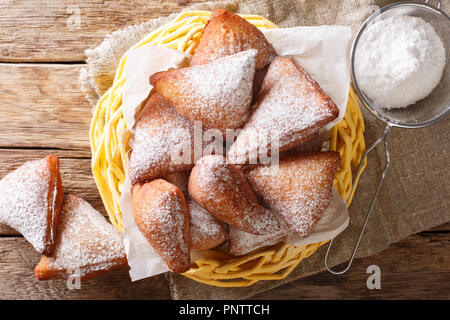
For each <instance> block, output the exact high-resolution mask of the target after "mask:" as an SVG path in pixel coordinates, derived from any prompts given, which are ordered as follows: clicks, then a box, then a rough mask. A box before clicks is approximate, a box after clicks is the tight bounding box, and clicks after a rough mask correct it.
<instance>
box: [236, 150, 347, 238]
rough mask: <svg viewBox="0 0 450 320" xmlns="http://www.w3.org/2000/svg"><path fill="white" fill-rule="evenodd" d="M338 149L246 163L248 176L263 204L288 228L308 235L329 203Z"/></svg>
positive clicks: (337, 165)
mask: <svg viewBox="0 0 450 320" xmlns="http://www.w3.org/2000/svg"><path fill="white" fill-rule="evenodd" d="M339 163H340V157H339V153H337V152H332V151H328V152H315V153H307V154H297V155H289V156H286V157H285V158H282V159H281V160H280V162H279V165H271V166H263V165H258V166H253V167H247V168H246V169H245V171H244V174H245V177H246V178H247V180H248V182H249V184H250V185H251V187H252V188H253V190H254V191H255V193H256V195H257V196H259V197H260V199H261V201H262V202H263V204H264V205H265V206H266V207H268V208H269V209H270V210H273V211H274V212H276V213H277V214H278V216H280V217H281V218H282V219H283V222H284V224H285V225H286V226H287V229H288V230H290V231H293V232H295V233H297V234H299V235H300V236H303V237H307V236H308V235H309V234H310V232H311V229H312V227H313V226H314V225H315V224H316V223H317V222H318V221H319V220H320V218H321V216H322V214H323V212H324V211H325V210H326V208H327V207H328V205H329V204H330V199H331V187H332V186H333V179H334V175H335V173H336V171H337V169H338V168H339Z"/></svg>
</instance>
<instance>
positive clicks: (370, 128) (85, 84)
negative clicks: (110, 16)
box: [80, 0, 450, 299]
mask: <svg viewBox="0 0 450 320" xmlns="http://www.w3.org/2000/svg"><path fill="white" fill-rule="evenodd" d="M392 2H395V1H390V0H341V1H336V0H321V1H317V0H246V1H216V2H207V3H200V4H195V5H194V6H191V7H189V8H186V9H185V10H192V9H203V10H213V9H217V8H225V9H229V10H233V11H236V12H239V13H254V14H260V15H263V16H265V17H267V18H268V19H270V20H271V21H273V22H274V23H276V24H278V25H279V26H282V27H290V26H298V25H322V24H335V25H349V26H351V27H352V29H353V32H356V30H357V28H358V27H359V25H360V24H361V23H362V22H363V21H364V19H365V18H366V17H367V16H369V15H370V14H371V13H372V12H374V11H375V10H377V9H378V8H379V7H382V6H384V5H386V4H389V3H392ZM442 4H443V6H442V8H443V10H444V11H445V12H446V13H449V11H448V9H449V8H448V1H447V0H444V1H442ZM176 15H177V14H174V15H171V16H168V17H161V18H159V19H153V20H150V21H148V22H145V23H142V24H140V25H135V26H130V27H128V28H126V29H123V30H119V31H117V32H115V33H113V34H112V35H109V36H108V37H107V38H106V39H105V41H104V42H103V43H102V44H100V45H99V46H98V47H97V48H95V49H93V50H87V51H86V55H87V63H88V68H86V69H83V70H82V72H81V74H80V83H81V87H82V90H83V91H84V92H85V93H86V97H87V98H88V100H89V101H90V102H91V104H92V105H93V106H95V104H96V102H97V100H98V99H99V97H100V95H101V94H103V93H104V92H105V91H106V90H107V89H108V88H109V87H110V86H111V84H112V81H113V77H114V73H115V70H116V66H117V63H118V61H119V59H120V57H121V56H122V55H123V54H124V53H125V51H126V50H127V49H128V48H129V47H130V46H132V45H133V44H134V43H136V42H138V41H139V40H140V39H141V38H142V37H143V36H144V35H145V34H147V33H148V32H150V31H151V30H153V29H154V28H156V27H159V26H160V25H162V24H164V23H167V22H168V21H170V20H171V19H173V18H174V17H175V16H176ZM362 108H363V107H362ZM362 111H363V115H364V119H365V123H366V132H365V137H366V143H367V145H370V144H371V143H373V142H374V141H375V140H376V139H377V138H378V137H379V136H380V135H381V133H382V131H383V128H384V124H383V123H382V122H381V121H379V120H377V119H375V118H374V117H373V116H372V115H371V114H369V113H368V112H367V111H366V110H365V109H364V108H363V110H362ZM448 132H450V119H449V118H447V119H445V120H443V121H441V122H440V123H438V124H436V125H434V126H431V127H428V128H423V129H409V130H407V129H397V128H395V129H394V130H392V133H391V137H390V142H389V148H390V151H391V168H390V169H389V172H388V176H387V178H386V180H385V183H384V185H383V188H382V190H381V192H380V195H379V198H378V202H377V204H376V207H375V211H374V213H373V216H372V217H371V219H370V222H369V226H368V228H367V231H366V233H365V235H364V238H363V240H362V242H361V245H360V248H359V251H358V254H357V257H364V256H368V255H372V254H374V253H376V252H379V251H381V250H383V249H385V248H387V247H388V246H389V244H390V243H393V242H396V241H399V240H401V239H404V238H405V237H407V236H408V235H411V234H414V233H417V232H420V231H422V230H426V229H430V228H432V227H434V226H437V225H440V224H443V223H445V222H447V221H450V210H448V207H449V204H450V203H449V198H450V184H449V183H448V181H449V180H450V170H449V150H450V142H449V139H448ZM384 161H385V160H384V150H383V147H382V146H379V147H377V149H376V150H375V151H373V152H372V153H371V154H370V156H369V159H368V165H367V168H366V170H365V172H364V173H363V176H362V178H361V181H360V183H359V186H358V189H357V192H356V196H355V198H354V200H353V203H352V205H351V206H350V225H349V227H348V228H347V230H345V231H344V232H343V233H342V234H341V235H339V236H338V238H337V240H336V241H335V244H334V248H333V252H332V254H331V257H330V264H331V265H337V264H339V263H342V262H344V261H347V260H348V259H349V258H350V256H351V251H352V249H353V246H354V243H355V241H356V239H357V237H358V234H359V230H360V228H361V225H362V223H363V221H364V218H365V214H366V212H367V210H368V208H369V205H370V201H371V199H372V196H373V193H374V192H375V188H376V186H377V184H378V180H379V177H380V174H381V171H382V169H383V166H384ZM325 250H326V246H323V247H322V248H320V249H319V250H318V251H317V252H316V253H315V254H313V255H312V256H311V257H309V258H308V259H305V260H304V261H302V262H301V263H300V265H299V266H298V267H297V268H296V269H295V270H294V271H293V272H292V273H291V274H290V275H289V276H288V277H287V278H285V279H283V280H279V281H260V282H258V283H256V284H254V285H253V286H251V287H247V288H217V287H210V286H207V285H203V284H200V283H197V282H195V281H193V280H190V279H188V278H185V277H183V276H180V275H178V274H174V273H169V274H168V279H169V283H170V288H171V293H172V297H173V298H174V299H245V298H248V297H251V296H253V295H256V294H258V293H260V292H263V291H265V290H269V289H272V288H275V287H277V286H280V285H282V284H284V283H287V282H290V281H293V280H295V279H298V278H301V277H306V276H308V275H312V274H315V273H318V272H320V271H323V270H324V266H323V259H324V254H325ZM292 298H295V297H292Z"/></svg>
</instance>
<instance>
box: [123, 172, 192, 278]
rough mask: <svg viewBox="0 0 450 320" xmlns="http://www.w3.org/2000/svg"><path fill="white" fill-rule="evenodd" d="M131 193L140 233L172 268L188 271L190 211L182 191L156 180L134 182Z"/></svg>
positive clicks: (178, 270)
mask: <svg viewBox="0 0 450 320" xmlns="http://www.w3.org/2000/svg"><path fill="white" fill-rule="evenodd" d="M132 193H133V213H134V220H135V221H136V225H137V226H138V228H139V230H140V231H141V233H142V234H143V235H144V236H145V238H146V239H147V240H148V241H149V243H150V244H151V246H152V247H153V248H154V249H155V251H156V252H157V253H158V255H159V256H160V257H161V259H162V260H163V261H164V262H165V263H166V264H167V266H168V267H169V268H170V269H171V270H172V271H175V272H179V273H182V272H185V271H187V270H189V268H190V255H189V243H190V236H189V234H190V231H189V230H190V229H189V213H188V209H187V204H186V201H185V199H184V196H183V193H182V192H181V190H179V189H178V188H177V187H176V186H174V185H172V184H171V183H169V182H167V181H165V180H162V179H157V180H153V181H152V182H149V183H146V184H144V185H135V186H134V187H133V190H132Z"/></svg>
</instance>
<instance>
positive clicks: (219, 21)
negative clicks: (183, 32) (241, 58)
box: [190, 9, 276, 70]
mask: <svg viewBox="0 0 450 320" xmlns="http://www.w3.org/2000/svg"><path fill="white" fill-rule="evenodd" d="M249 49H256V50H257V51H258V55H257V57H256V69H257V70H259V69H262V68H264V67H265V66H266V65H267V64H269V63H270V62H271V61H272V59H273V58H274V57H275V56H276V52H275V49H274V48H273V47H272V45H271V44H270V42H269V41H267V39H266V38H265V37H264V35H263V33H262V32H261V31H260V30H259V29H258V28H256V27H255V26H254V25H252V24H251V23H249V22H248V21H247V20H245V19H244V18H242V17H240V16H238V15H237V14H234V13H232V12H230V11H227V10H224V9H218V10H215V11H214V12H213V13H212V15H211V18H210V19H209V21H208V23H207V25H206V27H205V29H204V30H203V34H202V39H201V40H200V44H199V45H198V47H197V49H196V50H195V53H194V55H193V56H192V59H191V62H190V64H191V65H197V64H205V63H209V62H212V61H215V60H217V59H219V58H222V57H225V56H228V55H232V54H235V53H238V52H240V51H245V50H249Z"/></svg>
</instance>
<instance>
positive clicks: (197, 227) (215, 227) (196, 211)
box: [187, 199, 228, 250]
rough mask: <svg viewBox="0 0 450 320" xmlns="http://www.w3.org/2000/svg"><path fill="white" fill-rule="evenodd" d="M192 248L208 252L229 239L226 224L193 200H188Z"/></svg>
mask: <svg viewBox="0 0 450 320" xmlns="http://www.w3.org/2000/svg"><path fill="white" fill-rule="evenodd" d="M187 205H188V209H189V219H190V230H191V248H192V249H197V250H207V249H211V248H215V247H217V246H218V245H220V244H221V243H223V242H225V241H226V240H227V239H228V233H227V230H226V228H225V224H223V223H222V222H220V221H219V220H217V219H216V218H214V217H213V216H212V215H211V214H210V213H209V212H208V211H206V210H205V209H203V208H202V207H200V206H199V205H198V204H197V203H196V202H195V201H193V200H192V199H190V200H188V203H187Z"/></svg>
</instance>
